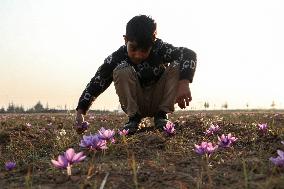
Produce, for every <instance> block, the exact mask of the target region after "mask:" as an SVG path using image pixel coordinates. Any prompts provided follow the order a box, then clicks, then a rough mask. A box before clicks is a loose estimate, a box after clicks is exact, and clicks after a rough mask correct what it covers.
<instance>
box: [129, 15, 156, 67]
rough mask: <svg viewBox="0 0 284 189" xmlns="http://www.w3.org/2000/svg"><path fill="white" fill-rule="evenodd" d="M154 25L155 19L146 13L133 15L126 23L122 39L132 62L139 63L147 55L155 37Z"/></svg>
mask: <svg viewBox="0 0 284 189" xmlns="http://www.w3.org/2000/svg"><path fill="white" fill-rule="evenodd" d="M156 27H157V24H156V23H155V21H154V20H153V19H152V18H151V17H149V16H146V15H139V16H135V17H133V18H132V19H131V20H130V21H129V22H128V23H127V25H126V35H124V40H125V44H126V46H127V52H128V56H129V58H130V59H131V61H132V62H133V63H135V64H139V63H141V62H142V61H143V60H145V59H146V58H147V57H148V56H149V54H150V51H151V48H152V46H153V44H154V41H155V39H156Z"/></svg>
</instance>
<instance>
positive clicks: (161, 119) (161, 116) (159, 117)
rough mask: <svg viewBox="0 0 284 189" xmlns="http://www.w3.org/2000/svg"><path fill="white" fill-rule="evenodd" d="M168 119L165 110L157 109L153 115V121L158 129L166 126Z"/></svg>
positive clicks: (161, 129)
mask: <svg viewBox="0 0 284 189" xmlns="http://www.w3.org/2000/svg"><path fill="white" fill-rule="evenodd" d="M168 121H169V119H168V116H167V113H166V112H163V111H159V112H158V113H157V114H156V115H155V116H154V123H155V127H156V128H157V129H158V130H160V131H163V130H164V127H165V126H166V124H167V123H168Z"/></svg>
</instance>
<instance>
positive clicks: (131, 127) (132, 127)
mask: <svg viewBox="0 0 284 189" xmlns="http://www.w3.org/2000/svg"><path fill="white" fill-rule="evenodd" d="M140 121H141V116H140V115H139V114H138V113H136V114H135V115H134V116H132V117H129V121H128V122H127V123H126V124H125V125H124V126H123V128H122V129H125V130H128V135H133V134H135V133H136V132H137V131H138V125H139V123H140Z"/></svg>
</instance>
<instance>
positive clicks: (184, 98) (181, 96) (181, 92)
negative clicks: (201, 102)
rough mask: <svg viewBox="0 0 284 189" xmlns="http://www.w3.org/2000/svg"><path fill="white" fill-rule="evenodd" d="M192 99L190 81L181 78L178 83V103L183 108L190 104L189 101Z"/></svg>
mask: <svg viewBox="0 0 284 189" xmlns="http://www.w3.org/2000/svg"><path fill="white" fill-rule="evenodd" d="M191 100H192V97H191V92H190V89H189V81H188V80H180V81H179V83H178V91H177V98H176V103H178V106H179V107H180V108H181V109H184V108H186V106H189V102H190V101H191Z"/></svg>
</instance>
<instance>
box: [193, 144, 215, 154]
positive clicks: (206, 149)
mask: <svg viewBox="0 0 284 189" xmlns="http://www.w3.org/2000/svg"><path fill="white" fill-rule="evenodd" d="M194 146H195V149H194V151H195V152H196V153H197V154H199V155H204V154H208V155H210V154H212V153H213V152H214V151H215V150H217V148H218V146H217V145H215V146H214V145H213V144H212V143H211V142H201V144H200V145H197V144H194Z"/></svg>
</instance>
